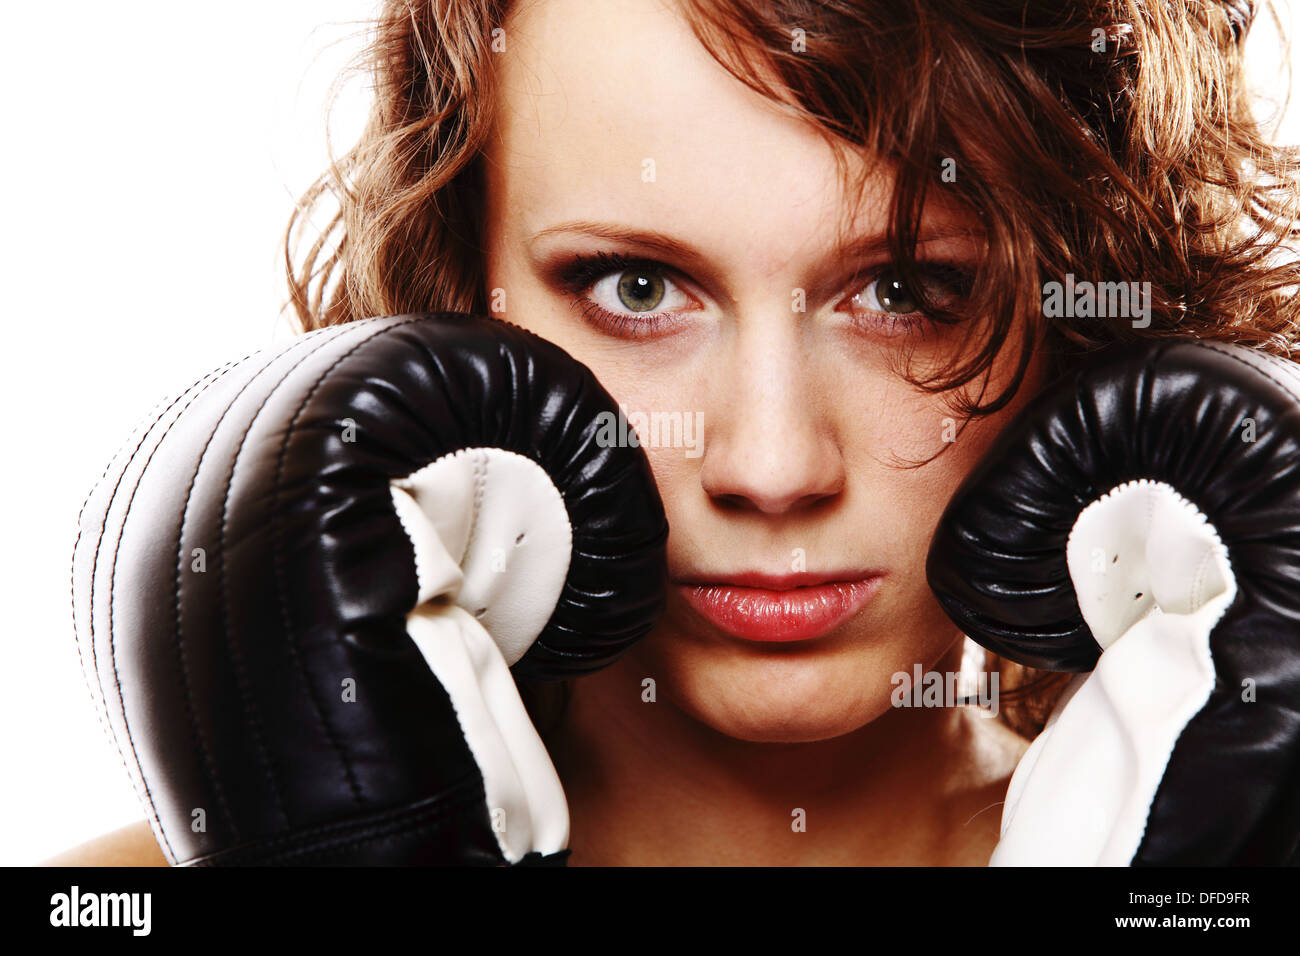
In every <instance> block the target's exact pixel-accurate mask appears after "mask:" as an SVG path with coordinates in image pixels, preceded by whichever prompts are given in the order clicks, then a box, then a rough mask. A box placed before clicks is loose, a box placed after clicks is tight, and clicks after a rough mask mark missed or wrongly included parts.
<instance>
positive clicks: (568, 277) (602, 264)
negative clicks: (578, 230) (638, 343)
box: [560, 251, 672, 336]
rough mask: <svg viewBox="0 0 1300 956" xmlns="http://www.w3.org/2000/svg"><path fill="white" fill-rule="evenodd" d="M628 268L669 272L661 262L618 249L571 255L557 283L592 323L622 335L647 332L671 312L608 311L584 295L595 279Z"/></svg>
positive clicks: (663, 273)
mask: <svg viewBox="0 0 1300 956" xmlns="http://www.w3.org/2000/svg"><path fill="white" fill-rule="evenodd" d="M629 269H641V270H643V271H645V272H649V273H652V274H654V275H659V276H667V275H670V274H671V272H672V270H671V269H669V268H668V267H667V266H665V265H664V264H663V263H662V262H656V261H655V260H653V259H645V258H642V257H639V256H629V255H625V254H623V253H621V252H604V251H599V252H596V253H595V254H593V255H582V254H579V255H576V256H574V257H573V259H572V260H570V261H569V262H568V263H567V264H566V265H565V267H564V269H563V271H562V272H561V273H560V285H561V288H562V289H563V290H564V293H565V294H566V295H569V296H572V297H573V300H574V303H573V304H574V308H576V309H577V310H578V311H579V312H580V313H581V314H582V316H583V318H585V319H586V320H587V321H588V322H591V323H592V324H593V325H595V326H597V327H599V328H602V329H605V330H607V331H610V332H614V333H616V334H621V335H632V336H636V335H646V334H648V333H649V331H650V330H651V329H653V328H654V326H655V325H657V324H658V323H659V321H660V320H662V319H664V318H666V317H667V316H669V315H671V313H668V312H642V313H640V314H636V315H633V314H621V313H618V312H611V311H609V309H606V308H605V307H604V306H601V305H598V304H597V303H595V302H593V301H591V300H590V299H588V298H587V297H586V296H585V295H584V293H585V292H586V291H587V290H588V289H589V288H591V287H592V286H593V285H595V284H596V282H597V280H599V279H603V278H605V277H606V276H608V275H610V274H611V273H614V272H625V271H627V270H629Z"/></svg>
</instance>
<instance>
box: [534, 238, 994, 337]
mask: <svg viewBox="0 0 1300 956" xmlns="http://www.w3.org/2000/svg"><path fill="white" fill-rule="evenodd" d="M918 265H919V266H920V268H921V270H922V271H923V273H925V274H927V275H928V276H932V277H935V278H938V279H939V280H940V281H941V282H943V283H946V284H947V285H948V287H949V288H952V289H954V290H955V291H956V294H957V295H958V296H964V295H967V294H968V293H969V290H970V286H971V283H972V280H973V275H972V273H971V271H970V269H969V268H967V267H966V266H963V265H960V264H958V263H955V262H949V261H946V260H927V261H922V262H919V263H918ZM630 269H640V270H642V271H645V272H649V273H651V274H654V275H658V276H661V277H670V276H671V275H672V274H673V270H672V269H670V268H669V267H667V266H665V265H664V264H663V263H661V262H657V261H655V260H654V259H647V258H644V257H641V256H629V255H625V254H623V253H620V252H605V251H603V250H601V251H598V252H596V253H594V254H590V255H586V254H578V255H575V256H574V257H573V258H572V259H571V260H570V261H569V262H568V263H567V264H566V265H565V266H564V268H563V270H562V271H561V273H560V286H561V288H562V290H563V292H564V294H566V295H569V296H571V297H572V298H573V300H574V308H575V309H577V310H578V311H579V312H580V313H581V314H582V316H583V318H585V319H586V320H587V321H588V322H590V323H592V324H593V325H595V326H597V327H598V328H602V329H605V330H607V331H610V332H613V333H615V334H620V335H628V336H643V335H648V334H649V333H650V331H651V330H653V329H654V328H655V327H656V326H657V325H659V324H660V322H661V321H662V320H664V319H666V318H667V317H668V316H671V315H672V314H674V313H671V312H643V313H640V314H630V313H629V314H622V313H618V312H611V311H610V310H608V309H606V308H604V307H603V306H601V305H598V304H597V303H595V302H593V301H592V300H590V299H588V298H587V297H586V295H585V294H584V293H585V292H586V291H587V290H588V289H589V288H591V286H593V285H594V284H595V283H596V282H597V281H598V280H600V279H603V278H605V277H606V276H608V275H610V274H611V273H615V272H624V271H627V270H630ZM888 269H889V267H888V266H883V267H880V268H877V269H875V270H874V271H871V272H868V273H865V275H862V276H859V277H857V278H858V282H859V284H858V285H856V286H855V288H856V289H857V290H858V291H857V292H854V294H853V296H850V298H853V297H854V296H857V295H859V294H860V293H861V292H863V291H866V290H868V289H870V288H871V286H872V284H873V283H875V282H878V281H879V280H880V278H881V276H883V275H884V274H885V273H886V272H887V271H888ZM864 311H867V312H869V313H870V314H871V315H874V316H876V317H877V318H876V319H875V320H874V324H875V328H874V329H870V331H879V327H880V326H881V325H884V324H885V323H888V326H889V328H888V333H889V334H900V335H908V334H912V333H914V332H917V331H923V329H924V325H925V322H926V319H925V317H924V316H922V315H921V314H919V313H890V312H875V311H873V310H864ZM853 315H854V320H855V322H857V323H859V324H862V322H861V319H860V313H859V312H854V314H853Z"/></svg>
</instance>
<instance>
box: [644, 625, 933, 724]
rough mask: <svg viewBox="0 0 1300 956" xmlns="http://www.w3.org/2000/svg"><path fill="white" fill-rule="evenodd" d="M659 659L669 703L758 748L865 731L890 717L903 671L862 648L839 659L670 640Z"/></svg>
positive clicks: (836, 654) (842, 652)
mask: <svg viewBox="0 0 1300 956" xmlns="http://www.w3.org/2000/svg"><path fill="white" fill-rule="evenodd" d="M658 656H659V661H658V662H657V663H658V664H659V668H658V669H660V671H661V673H664V674H666V675H668V676H670V680H669V681H667V682H666V684H665V685H664V686H663V688H662V695H663V698H664V699H665V700H666V701H667V702H670V703H671V704H672V705H674V706H676V707H677V708H679V709H680V710H682V711H683V712H685V713H686V714H688V715H689V716H690V717H692V718H694V719H695V720H698V721H699V722H700V723H703V724H705V725H706V726H708V727H711V728H712V729H714V730H716V731H717V732H718V733H720V734H725V735H726V736H728V737H733V738H736V739H739V740H747V741H753V742H757V743H811V742H813V741H818V740H827V739H830V738H832V737H839V736H841V735H843V734H847V733H851V732H853V731H855V730H857V729H858V728H860V727H863V726H864V725H866V724H868V723H870V722H871V721H873V720H875V719H876V718H877V717H879V716H880V715H881V714H883V713H885V712H886V711H887V710H889V709H890V692H891V691H892V689H893V688H892V685H891V684H890V677H891V675H892V674H893V673H894V672H895V671H897V670H900V669H902V665H901V664H900V665H899V666H897V667H895V666H891V665H890V664H888V663H887V662H886V661H885V660H884V659H883V658H886V657H889V658H892V657H894V656H898V655H895V654H888V655H882V654H880V653H879V652H878V650H873V651H867V650H865V648H864V647H863V643H862V642H859V643H858V644H857V645H856V646H854V645H849V646H846V647H843V649H839V650H838V651H837V650H820V649H817V648H814V647H808V648H801V649H792V648H779V649H765V648H751V647H749V646H743V645H736V646H729V645H726V644H721V645H719V644H707V645H701V644H697V643H694V642H690V641H689V640H671V639H670V640H668V641H666V642H665V643H664V644H663V645H661V647H660V655H658ZM903 656H905V657H909V658H910V657H913V656H914V655H903ZM901 659H902V657H900V660H901ZM907 666H908V667H910V666H911V665H910V664H908V665H907Z"/></svg>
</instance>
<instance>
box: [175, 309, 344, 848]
mask: <svg viewBox="0 0 1300 956" xmlns="http://www.w3.org/2000/svg"><path fill="white" fill-rule="evenodd" d="M339 334H341V333H339ZM335 338H338V334H336V335H333V336H331V337H330V338H329V341H333V339H335ZM304 341H305V337H298V338H296V339H294V340H293V341H291V342H288V343H285V344H284V345H282V346H281V347H280V348H279V349H278V350H277V351H276V352H275V353H274V354H272V355H270V356H268V357H267V358H266V361H265V362H264V363H263V364H262V366H261V368H259V369H258V370H257V371H256V372H254V373H253V374H252V375H250V376H249V377H248V380H247V381H245V382H244V383H243V384H242V385H241V386H240V387H239V390H238V391H237V392H236V393H235V394H234V395H233V396H231V398H230V400H229V401H228V402H227V403H226V407H225V408H224V409H223V410H222V412H221V414H220V415H219V416H218V417H217V419H216V421H215V422H213V424H212V428H211V429H210V430H209V432H208V437H207V439H206V440H205V441H204V443H203V448H202V450H201V451H200V452H199V455H198V458H197V460H196V461H195V464H194V471H193V473H192V474H191V475H190V481H189V485H188V486H187V487H186V489H185V506H184V508H183V509H182V511H181V517H180V521H179V523H178V525H177V529H176V573H175V577H174V579H173V585H174V589H173V592H172V598H173V603H172V608H173V615H174V621H175V624H174V629H175V635H176V655H177V659H178V661H179V663H180V669H181V689H182V693H183V694H184V697H185V703H186V712H187V716H188V717H189V721H190V731H191V735H192V737H193V739H194V743H195V746H196V748H197V749H198V750H199V752H200V754H201V756H202V760H203V767H204V769H205V770H207V772H208V778H209V780H210V782H211V784H212V787H213V790H214V791H215V794H216V798H217V803H218V805H219V807H220V809H221V811H222V813H223V814H224V815H225V818H226V823H227V824H228V826H229V827H230V830H231V833H232V836H233V839H235V840H238V839H239V824H238V823H237V822H236V820H235V816H234V814H233V812H232V811H231V809H230V805H229V803H228V801H227V800H226V796H225V790H224V789H223V788H222V786H221V780H220V775H219V774H218V771H217V766H216V762H215V760H214V759H213V756H212V750H211V748H210V747H208V745H207V741H206V739H205V738H204V737H203V734H202V730H201V728H200V726H199V720H198V708H197V707H196V706H195V702H194V696H193V693H192V690H191V686H190V679H189V673H190V672H189V666H188V661H187V659H186V656H185V641H184V628H183V623H182V618H181V590H182V587H181V582H182V574H181V567H182V565H183V564H184V554H183V552H182V550H181V548H182V542H183V541H184V538H185V519H186V517H187V516H188V514H189V511H190V504H191V503H192V498H191V496H192V495H193V493H194V486H195V484H196V483H197V481H198V476H199V473H200V472H201V471H202V470H203V463H204V461H205V459H206V458H207V455H208V450H209V449H210V448H211V447H212V441H213V439H214V438H215V437H216V434H217V430H218V429H219V428H220V427H221V426H222V425H223V424H224V423H225V422H226V420H227V417H228V416H229V415H230V410H231V409H232V408H234V406H235V403H236V402H237V401H239V399H240V397H241V396H243V394H244V393H245V392H246V391H248V389H249V388H251V387H252V386H253V384H254V383H255V382H256V381H257V380H258V379H259V378H260V377H261V376H262V374H263V373H264V372H265V371H266V370H267V369H268V368H270V367H271V366H272V365H273V364H274V363H275V362H277V361H279V360H281V359H283V358H284V357H285V356H287V355H289V354H290V353H292V352H293V351H294V350H295V349H297V348H298V347H299V346H300V345H301V344H302V343H303V342H304ZM309 354H310V353H309ZM251 357H252V356H248V357H246V359H245V361H247V358H251ZM306 357H307V356H303V357H302V358H301V359H299V360H298V363H296V364H295V366H294V367H295V368H296V367H297V365H298V364H301V363H302V361H304V360H305V359H306ZM262 404H264V402H263V403H262ZM259 407H260V406H259ZM247 434H248V433H247V431H245V433H244V435H245V436H247ZM243 446H244V441H243V438H241V439H240V442H239V444H238V445H237V446H236V451H235V459H236V460H238V456H239V451H240V450H242V449H243ZM233 472H234V464H233V463H232V465H231V474H230V475H228V476H227V480H226V491H225V496H224V497H223V503H222V520H221V522H220V523H219V524H218V536H217V550H216V553H215V558H216V561H217V571H218V574H217V580H218V585H219V590H220V594H221V598H222V608H223V609H224V608H225V607H226V605H227V604H228V600H227V591H226V586H225V585H226V580H225V553H226V549H225V530H226V520H225V517H226V503H227V502H228V501H229V494H230V479H231V478H232V477H233ZM229 620H230V618H229V614H223V621H224V622H225V625H226V626H225V628H224V629H223V633H224V635H225V641H224V644H225V647H226V652H227V655H228V656H229V658H230V660H231V662H232V664H233V666H234V670H235V676H236V685H237V687H238V691H239V698H240V703H241V705H242V710H243V713H244V717H245V719H246V720H247V722H248V724H249V731H250V736H251V737H252V739H253V743H254V745H255V746H256V747H257V749H258V753H259V756H261V757H262V761H263V765H264V767H266V766H267V765H268V764H269V763H270V757H269V755H268V754H267V751H266V746H265V743H264V741H263V738H262V735H261V734H260V732H259V730H260V728H259V726H258V723H257V719H256V715H255V714H254V713H253V711H252V703H251V699H250V696H249V693H248V680H247V670H246V668H245V667H244V661H243V657H242V655H240V654H239V652H238V649H237V648H236V647H235V646H234V644H233V643H232V642H231V640H230V631H229ZM264 772H265V773H266V776H267V780H268V782H269V783H270V785H271V790H272V793H273V795H274V797H275V799H276V806H277V808H278V809H279V810H280V814H281V816H282V817H283V816H284V808H283V801H282V798H281V796H280V793H279V791H278V790H277V788H276V786H275V781H274V779H272V777H271V772H270V771H269V770H265V771H264ZM285 822H286V823H287V822H288V821H287V819H286V821H285Z"/></svg>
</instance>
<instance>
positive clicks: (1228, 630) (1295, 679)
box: [927, 341, 1300, 865]
mask: <svg viewBox="0 0 1300 956" xmlns="http://www.w3.org/2000/svg"><path fill="white" fill-rule="evenodd" d="M1298 396H1300V373H1298V372H1297V366H1296V365H1294V364H1293V363H1290V362H1287V361H1284V360H1281V359H1277V358H1274V357H1271V356H1268V355H1265V354H1263V353H1259V352H1253V351H1248V350H1246V349H1243V348H1239V347H1234V346H1226V345H1221V344H1216V343H1212V342H1202V341H1195V342H1193V341H1165V342H1160V343H1152V344H1148V345H1145V346H1141V347H1135V346H1126V347H1125V348H1124V349H1123V350H1122V351H1120V350H1117V351H1115V352H1113V353H1111V354H1108V355H1106V356H1103V357H1102V358H1100V359H1099V360H1098V361H1097V362H1096V363H1094V364H1091V365H1090V366H1089V367H1087V368H1086V369H1084V370H1082V371H1080V372H1079V373H1078V374H1077V375H1074V376H1073V377H1071V378H1070V379H1069V380H1068V381H1066V382H1064V383H1063V384H1062V385H1060V386H1059V387H1057V388H1054V389H1051V390H1049V391H1047V392H1045V393H1044V394H1043V395H1042V396H1040V397H1039V398H1038V399H1036V400H1035V401H1034V402H1033V403H1032V404H1031V405H1030V406H1029V407H1028V408H1026V409H1025V411H1024V412H1023V413H1022V414H1021V415H1020V416H1018V417H1017V418H1016V419H1015V420H1014V421H1013V422H1012V423H1011V424H1010V425H1009V426H1008V427H1007V428H1006V429H1005V430H1004V431H1003V432H1002V433H1000V434H999V436H998V437H997V439H996V440H995V442H994V443H993V445H992V446H991V447H990V449H989V450H988V452H987V454H986V455H985V457H984V458H983V459H982V460H981V462H980V463H979V465H977V467H976V468H975V469H974V470H973V471H972V473H971V474H970V475H969V476H968V478H967V480H966V481H965V482H964V483H963V485H962V486H961V488H960V489H959V490H958V492H957V493H956V494H955V495H954V497H953V500H952V501H951V503H950V504H949V506H948V508H947V510H946V512H945V514H944V516H943V518H942V520H941V522H940V524H939V527H938V530H937V531H936V534H935V537H934V540H933V543H932V545H931V549H930V554H929V560H928V566H927V574H928V577H929V581H930V585H931V587H932V589H933V590H934V592H935V594H936V596H937V597H938V599H939V601H940V603H941V604H942V605H943V607H944V608H945V610H946V611H947V612H948V614H949V616H950V617H951V618H952V619H953V621H954V622H956V623H957V625H958V626H959V627H961V628H962V630H963V631H964V632H965V633H966V634H968V635H970V637H971V638H973V639H974V640H976V641H977V642H979V643H980V644H982V645H983V646H985V647H988V648H990V649H992V650H994V651H996V652H997V653H998V654H1001V655H1003V656H1005V657H1008V658H1010V659H1012V660H1015V661H1019V662H1021V663H1024V664H1029V665H1032V666H1035V667H1046V668H1050V669H1056V670H1066V671H1087V670H1090V669H1091V668H1092V667H1093V666H1094V665H1095V663H1096V660H1097V657H1098V654H1099V653H1100V649H1099V648H1098V646H1097V644H1096V642H1095V641H1094V640H1093V638H1092V635H1091V634H1090V633H1089V631H1088V628H1087V625H1086V624H1085V623H1084V622H1083V619H1082V617H1081V616H1080V613H1079V607H1078V603H1077V600H1076V599H1075V595H1074V589H1073V587H1072V585H1071V583H1070V577H1069V573H1068V571H1067V568H1066V542H1067V539H1068V536H1069V533H1070V530H1071V528H1072V527H1073V525H1074V521H1075V519H1076V518H1077V517H1078V515H1079V513H1080V511H1082V510H1083V508H1084V507H1086V506H1087V505H1088V504H1090V503H1092V502H1093V501H1095V500H1096V499H1097V498H1099V497H1101V496H1102V495H1103V494H1105V493H1106V492H1107V491H1109V490H1111V489H1112V488H1114V487H1115V486H1116V485H1119V484H1121V483H1123V482H1126V481H1130V480H1133V479H1138V478H1148V479H1152V480H1156V481H1162V482H1165V483H1167V484H1169V485H1170V486H1172V487H1173V488H1174V489H1175V490H1176V491H1178V492H1179V493H1180V494H1181V495H1182V496H1183V497H1185V498H1187V499H1188V500H1190V501H1191V502H1192V503H1194V504H1195V505H1196V506H1197V507H1198V508H1199V509H1200V510H1201V512H1202V513H1203V514H1205V515H1206V517H1207V518H1208V519H1209V520H1210V522H1211V523H1212V524H1213V525H1214V527H1215V528H1216V529H1217V531H1218V532H1219V535H1220V537H1221V539H1222V540H1223V542H1224V544H1225V545H1226V546H1227V550H1228V557H1229V561H1230V562H1231V565H1232V568H1233V572H1234V575H1235V577H1236V582H1237V587H1238V591H1237V596H1236V599H1235V601H1234V603H1233V604H1232V605H1231V607H1230V608H1229V609H1228V611H1227V612H1226V614H1225V615H1224V617H1223V619H1222V620H1221V621H1220V623H1219V625H1218V626H1217V627H1216V628H1215V630H1214V632H1213V634H1212V635H1211V639H1210V648H1211V654H1212V657H1213V660H1214V666H1215V670H1216V673H1217V675H1218V682H1217V684H1216V687H1215V689H1214V691H1213V693H1212V695H1211V698H1210V700H1209V702H1208V703H1207V704H1206V706H1205V708H1204V709H1203V710H1202V711H1201V712H1200V713H1198V714H1197V715H1196V717H1195V718H1193V720H1192V721H1191V722H1190V723H1189V724H1188V726H1187V727H1186V729H1185V731H1184V732H1183V734H1182V735H1181V736H1180V738H1179V740H1178V743H1177V745H1176V747H1175V749H1174V752H1173V754H1172V756H1171V759H1170V762H1169V765H1168V768H1167V770H1166V773H1165V776H1164V779H1163V781H1162V784H1161V786H1160V788H1159V791H1158V792H1157V795H1156V798H1155V801H1154V803H1153V805H1152V808H1151V812H1150V815H1149V819H1148V827H1147V832H1146V835H1145V837H1144V839H1143V842H1142V845H1141V847H1140V849H1139V852H1138V854H1137V857H1136V858H1135V860H1134V861H1133V862H1134V863H1135V864H1188V865H1197V864H1226V863H1281V862H1288V861H1290V862H1295V861H1296V856H1297V852H1300V851H1298V849H1297V848H1298V845H1300V397H1298ZM1247 419H1253V421H1254V439H1255V440H1254V441H1244V440H1243V437H1244V436H1247V435H1249V432H1248V430H1247V428H1246V426H1245V423H1246V420H1247ZM1147 679H1149V680H1150V681H1152V682H1155V681H1159V680H1160V679H1161V675H1160V674H1158V673H1155V674H1150V675H1147ZM1246 679H1250V680H1253V681H1254V682H1255V693H1256V700H1255V702H1253V703H1248V702H1244V701H1243V700H1242V690H1243V681H1245V680H1246Z"/></svg>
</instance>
